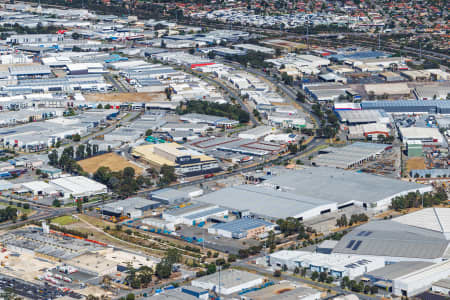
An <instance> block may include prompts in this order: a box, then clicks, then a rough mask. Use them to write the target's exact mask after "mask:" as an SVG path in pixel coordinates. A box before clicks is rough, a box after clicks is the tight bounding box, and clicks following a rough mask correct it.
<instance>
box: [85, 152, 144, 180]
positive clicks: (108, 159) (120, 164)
mask: <svg viewBox="0 0 450 300" xmlns="http://www.w3.org/2000/svg"><path fill="white" fill-rule="evenodd" d="M78 163H79V165H80V166H81V167H82V168H83V170H84V171H86V172H88V173H91V174H92V173H94V172H95V171H97V169H98V168H100V167H102V166H104V167H109V168H110V169H111V171H121V170H123V169H124V168H126V167H132V168H133V169H134V171H135V172H136V174H138V175H139V174H142V169H141V168H140V167H138V166H137V165H135V164H133V163H130V162H129V161H127V160H126V159H125V158H123V157H122V156H120V155H118V154H116V153H106V154H102V155H98V156H95V157H91V158H88V159H84V160H81V161H79V162H78Z"/></svg>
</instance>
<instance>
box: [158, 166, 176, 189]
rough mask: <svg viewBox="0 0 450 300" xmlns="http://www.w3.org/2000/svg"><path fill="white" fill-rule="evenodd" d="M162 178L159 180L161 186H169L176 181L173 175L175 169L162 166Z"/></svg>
mask: <svg viewBox="0 0 450 300" xmlns="http://www.w3.org/2000/svg"><path fill="white" fill-rule="evenodd" d="M160 173H161V175H162V177H161V179H160V184H161V185H166V184H169V183H171V182H173V181H175V180H176V179H177V176H176V175H175V168H174V167H172V166H168V165H163V166H162V167H161V171H160Z"/></svg>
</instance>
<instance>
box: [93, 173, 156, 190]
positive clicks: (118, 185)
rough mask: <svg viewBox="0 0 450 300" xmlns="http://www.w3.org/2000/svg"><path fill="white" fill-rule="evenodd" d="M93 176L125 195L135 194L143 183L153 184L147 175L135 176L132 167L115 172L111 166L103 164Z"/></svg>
mask: <svg viewBox="0 0 450 300" xmlns="http://www.w3.org/2000/svg"><path fill="white" fill-rule="evenodd" d="M93 178H94V180H95V181H98V182H100V183H103V184H104V185H106V186H107V187H108V188H109V189H111V190H113V191H114V192H115V193H117V194H119V195H120V196H123V197H128V196H131V195H133V194H134V193H136V192H137V190H138V189H139V188H140V187H141V186H143V185H147V186H149V185H151V181H150V179H149V178H147V177H144V176H142V175H140V176H138V177H136V178H135V171H134V169H133V168H132V167H126V168H124V169H123V170H122V171H117V172H113V171H111V169H110V168H108V167H104V166H103V167H100V168H98V170H97V171H95V173H94V174H93Z"/></svg>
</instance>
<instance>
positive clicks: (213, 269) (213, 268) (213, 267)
mask: <svg viewBox="0 0 450 300" xmlns="http://www.w3.org/2000/svg"><path fill="white" fill-rule="evenodd" d="M216 271H217V268H216V265H215V264H212V263H211V264H209V265H208V267H207V268H206V274H214V273H216Z"/></svg>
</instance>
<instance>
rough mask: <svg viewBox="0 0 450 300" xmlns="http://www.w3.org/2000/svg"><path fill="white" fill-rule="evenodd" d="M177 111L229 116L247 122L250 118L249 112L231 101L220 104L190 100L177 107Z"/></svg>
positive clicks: (182, 113)
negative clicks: (230, 102)
mask: <svg viewBox="0 0 450 300" xmlns="http://www.w3.org/2000/svg"><path fill="white" fill-rule="evenodd" d="M177 113H178V114H180V115H184V114H188V113H199V114H206V115H213V116H219V117H227V118H229V119H232V120H238V121H239V122H240V123H247V122H248V121H249V120H250V116H249V114H248V112H246V111H244V110H242V108H241V107H240V106H239V105H234V104H229V103H225V104H219V103H214V102H208V101H188V102H186V103H185V104H184V105H180V106H179V107H177Z"/></svg>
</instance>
